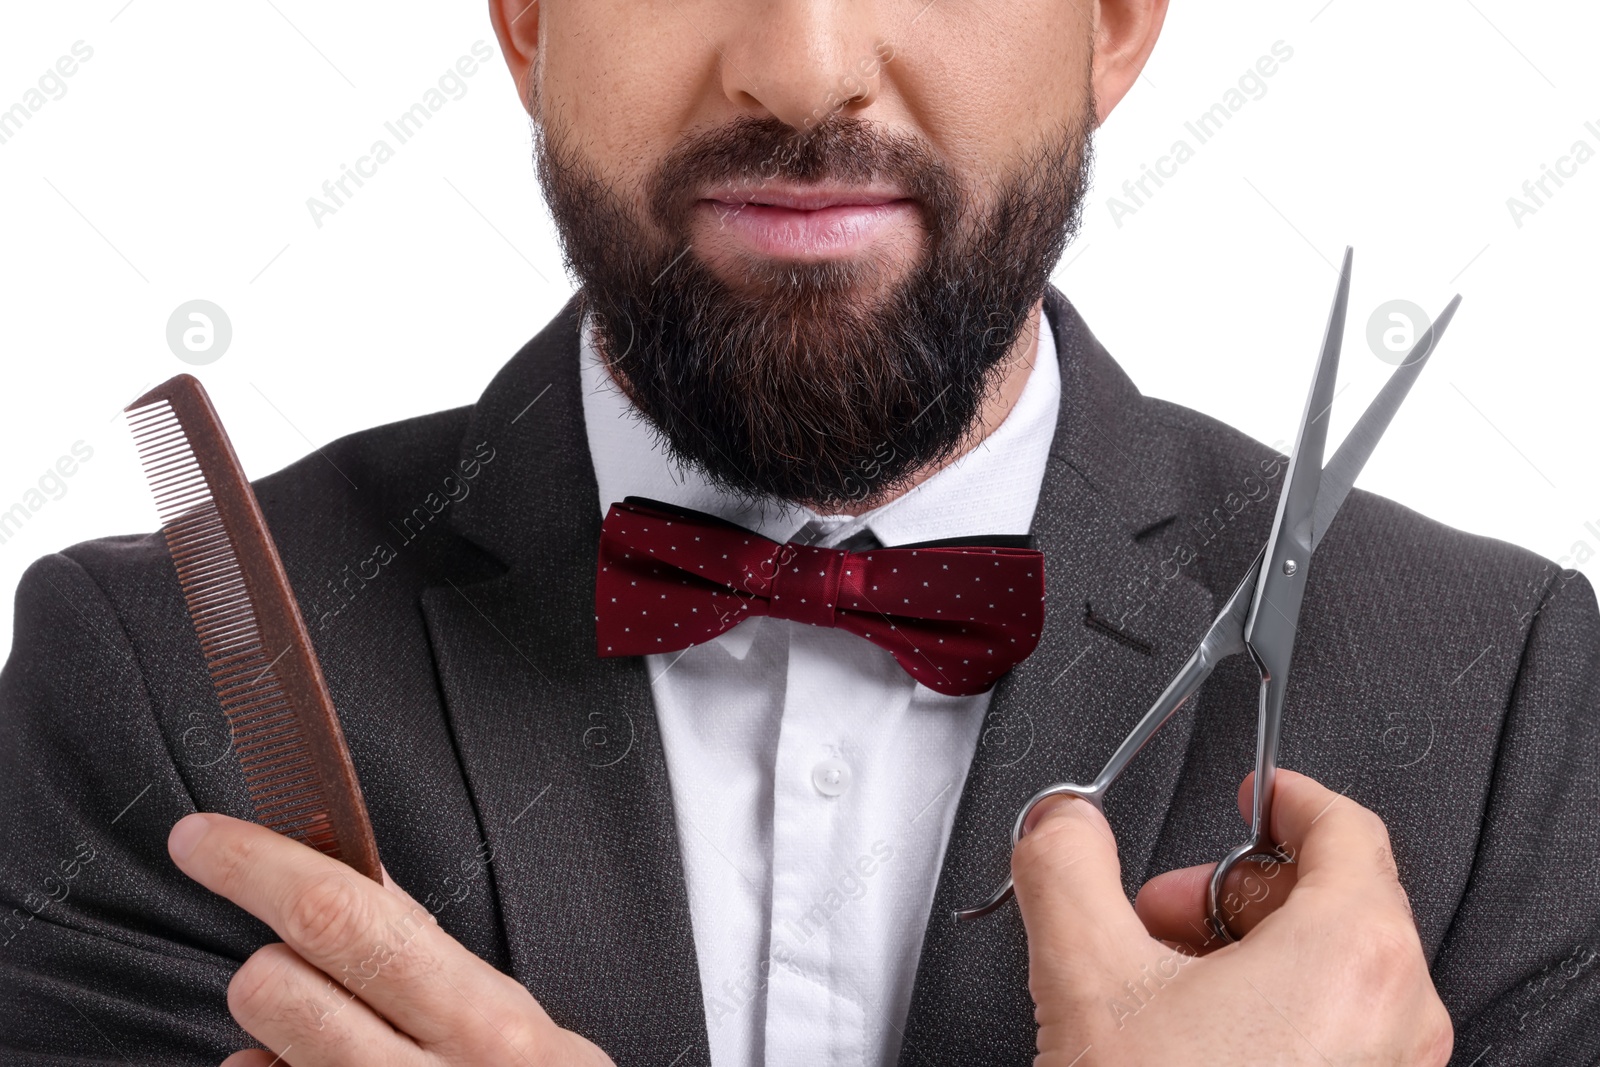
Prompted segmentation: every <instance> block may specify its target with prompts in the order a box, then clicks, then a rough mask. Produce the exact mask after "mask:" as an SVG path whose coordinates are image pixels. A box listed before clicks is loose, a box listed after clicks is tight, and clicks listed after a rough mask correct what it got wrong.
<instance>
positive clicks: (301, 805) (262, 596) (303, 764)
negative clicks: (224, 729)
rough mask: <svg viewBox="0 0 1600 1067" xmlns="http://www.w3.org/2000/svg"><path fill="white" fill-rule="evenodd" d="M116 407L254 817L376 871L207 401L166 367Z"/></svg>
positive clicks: (373, 847) (283, 597) (368, 828)
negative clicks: (167, 375) (169, 375)
mask: <svg viewBox="0 0 1600 1067" xmlns="http://www.w3.org/2000/svg"><path fill="white" fill-rule="evenodd" d="M124 410H125V411H126V412H127V416H128V425H129V427H130V428H131V429H132V430H133V438H134V444H135V445H136V446H137V447H138V451H139V461H140V463H141V464H142V465H143V467H144V473H145V477H146V478H147V479H148V481H149V483H150V490H151V492H152V493H154V494H155V500H156V510H157V511H158V512H159V513H160V516H161V525H162V530H163V533H164V534H165V536H166V541H167V550H168V552H169V553H170V554H171V556H172V562H173V564H174V566H176V568H177V571H178V581H179V584H180V585H181V586H182V588H183V599H184V603H185V605H186V606H187V607H188V610H189V619H190V621H192V622H193V623H194V630H195V634H196V636H198V637H199V639H200V650H201V652H202V653H203V654H204V655H205V661H206V668H207V670H208V671H209V672H210V675H211V684H212V686H213V688H214V689H215V690H216V694H217V698H218V699H219V700H220V701H221V703H222V711H223V713H224V714H225V715H226V716H227V718H228V724H229V726H230V727H231V732H232V749H233V752H234V754H235V755H236V756H237V758H238V760H239V765H240V768H241V769H242V770H243V772H244V780H245V787H246V790H247V791H248V793H249V795H250V803H251V806H252V807H253V808H254V809H255V821H256V822H258V823H260V824H261V825H263V826H265V827H267V828H268V829H271V830H275V831H277V832H278V833H280V834H283V835H285V836H287V837H292V838H294V839H295V840H297V841H300V842H303V843H304V844H307V845H310V846H311V847H312V848H314V849H316V850H317V851H319V852H322V853H324V854H325V855H328V856H332V857H333V858H335V859H338V860H342V861H343V862H345V863H347V864H349V865H350V866H351V867H353V868H355V869H356V870H357V871H360V872H361V873H362V874H364V875H366V876H367V877H369V878H371V879H373V880H374V881H381V880H382V874H381V873H380V870H379V867H378V845H377V841H376V840H375V839H374V838H373V835H372V822H371V820H370V819H369V818H368V816H367V808H366V804H365V803H364V802H363V801H362V799H361V785H360V783H359V782H358V781H357V780H356V770H355V765H354V764H353V763H352V762H351V760H350V752H349V750H348V749H347V748H346V747H345V741H344V732H343V731H342V730H340V728H339V719H338V717H337V715H336V714H335V713H334V710H333V699H332V697H330V696H329V694H328V685H327V683H326V682H325V681H324V680H323V677H322V667H321V666H320V665H319V664H318V662H317V657H316V653H315V652H314V651H313V650H312V647H311V635H310V634H309V633H308V632H307V631H306V625H305V620H304V619H303V618H301V616H300V609H299V608H298V607H297V606H296V604H295V600H294V592H293V590H292V589H291V588H290V586H289V578H288V576H287V575H286V574H285V573H284V569H283V561H282V560H281V559H280V558H279V557H278V549H277V547H276V546H275V545H274V544H273V543H272V537H271V535H270V534H269V533H268V532H267V523H266V520H265V518H263V516H262V514H261V506H260V505H259V504H258V503H257V502H256V495H255V493H254V492H253V491H252V490H251V488H250V483H249V481H248V480H246V478H245V475H244V469H243V468H242V467H241V466H240V465H239V457H238V456H237V455H236V454H235V453H234V451H233V445H232V443H230V442H229V440H228V435H227V433H226V432H225V431H224V430H223V428H222V421H221V420H220V419H218V418H217V412H216V409H215V408H213V407H212V406H211V398H210V397H208V396H207V395H206V391H205V388H204V387H203V386H202V385H201V384H200V382H199V381H198V380H196V379H195V378H194V377H193V376H191V375H188V374H180V375H178V376H177V377H176V378H173V379H171V380H170V381H167V382H163V383H162V384H160V385H158V386H156V387H155V388H154V389H152V390H150V391H149V392H148V393H146V394H145V395H144V396H141V397H140V398H139V399H138V400H135V401H134V402H133V403H132V404H129V405H128V406H127V408H125V409H124Z"/></svg>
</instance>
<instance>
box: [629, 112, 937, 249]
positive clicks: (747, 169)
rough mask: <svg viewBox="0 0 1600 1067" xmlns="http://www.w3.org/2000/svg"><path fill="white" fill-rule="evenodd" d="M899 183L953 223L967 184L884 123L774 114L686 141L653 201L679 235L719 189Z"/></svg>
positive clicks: (672, 156)
mask: <svg viewBox="0 0 1600 1067" xmlns="http://www.w3.org/2000/svg"><path fill="white" fill-rule="evenodd" d="M775 181H783V182H792V183H794V184H817V183H821V182H824V181H828V182H837V183H840V184H866V183H868V182H891V183H893V184H895V185H897V186H899V187H900V188H901V189H902V190H904V192H905V194H906V196H908V197H909V198H911V199H913V200H916V201H918V202H919V203H920V204H921V205H922V206H923V208H924V210H925V211H926V210H928V209H930V208H932V209H934V210H935V211H937V212H939V213H940V214H941V216H942V217H945V218H948V217H949V207H950V205H953V204H956V203H958V202H959V200H960V196H961V185H960V182H959V181H958V180H957V179H956V177H955V175H954V174H953V172H952V171H951V170H950V168H949V167H947V166H946V165H945V164H944V163H943V162H942V161H941V160H940V159H939V157H938V155H937V153H935V152H934V151H933V149H932V148H931V147H929V146H928V145H927V144H926V143H925V142H924V141H922V140H921V139H920V138H917V137H915V136H913V135H910V134H905V133H896V132H892V131H889V130H886V129H884V128H883V127H882V126H880V125H879V124H877V123H872V122H867V121H865V120H863V119H858V118H854V117H852V116H846V115H835V116H833V117H832V118H830V119H828V120H827V121H826V122H823V123H820V124H818V125H817V126H816V127H814V128H813V129H811V130H797V129H795V128H794V127H792V126H789V125H787V124H785V123H784V122H782V121H781V120H779V119H777V118H775V117H772V116H767V117H763V118H757V117H756V116H753V115H743V116H740V117H739V118H737V119H735V120H733V121H732V122H729V123H727V124H726V125H723V126H719V127H717V128H715V129H711V130H706V131H703V132H700V133H697V134H692V135H690V136H688V137H686V138H685V139H684V140H683V141H682V142H681V143H680V144H678V145H677V146H676V147H675V148H674V149H673V150H672V151H671V152H670V153H668V155H667V156H666V158H665V159H663V160H662V162H661V164H660V165H659V166H658V167H657V168H656V170H655V172H654V174H653V175H652V177H651V178H650V180H649V183H648V186H647V193H646V199H647V202H648V204H649V207H650V213H651V215H652V216H653V218H654V219H655V221H656V222H657V223H658V224H659V225H660V226H662V228H663V229H665V230H666V231H667V232H669V233H679V232H681V231H682V227H683V226H684V224H685V222H686V218H687V215H688V212H689V211H690V210H691V209H692V208H693V207H694V205H695V203H696V201H698V200H699V199H700V196H701V194H702V192H703V191H704V190H706V189H708V188H710V187H712V186H722V185H731V186H734V187H736V188H737V187H744V186H747V187H749V188H751V189H754V188H757V187H759V186H761V185H763V184H765V183H768V182H775Z"/></svg>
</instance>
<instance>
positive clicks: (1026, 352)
mask: <svg viewBox="0 0 1600 1067" xmlns="http://www.w3.org/2000/svg"><path fill="white" fill-rule="evenodd" d="M1043 308H1044V300H1043V298H1040V300H1039V301H1037V302H1036V303H1035V304H1034V305H1033V310H1032V311H1030V312H1029V313H1028V321H1027V322H1026V323H1024V324H1023V327H1022V331H1021V332H1020V333H1018V334H1017V339H1016V341H1015V342H1013V343H1012V345H1011V351H1010V352H1009V353H1007V355H1006V357H1005V359H1004V361H1002V363H1001V364H1000V368H999V377H998V379H997V380H996V383H995V385H994V387H993V388H991V389H990V390H989V394H988V395H987V396H986V397H984V401H983V407H982V408H981V409H979V412H978V420H977V422H975V423H974V424H973V427H972V432H971V433H970V434H968V436H967V439H966V441H964V442H963V443H962V446H961V447H960V448H959V449H957V450H956V451H955V452H954V453H952V454H951V455H950V457H949V458H948V459H945V460H944V461H942V462H940V463H931V464H929V465H928V466H926V467H923V468H921V469H920V470H918V471H917V472H916V473H914V474H913V475H912V476H911V478H910V479H908V480H907V481H906V482H904V483H903V484H902V485H901V486H900V487H899V488H898V489H896V490H895V491H894V492H892V493H887V494H883V495H880V496H873V497H868V498H867V499H866V500H863V501H860V502H859V503H856V504H852V505H850V506H848V507H842V508H839V509H837V510H836V511H834V512H833V513H834V514H836V515H864V514H866V513H867V512H869V511H872V510H873V509H875V508H881V507H883V505H885V504H887V503H889V502H890V501H891V500H896V499H899V498H900V497H902V496H905V495H906V494H907V493H909V492H910V491H911V490H913V489H915V488H916V487H917V486H919V485H921V484H922V483H923V482H925V481H927V480H928V479H929V478H932V477H933V476H934V475H935V474H938V473H939V472H940V471H942V470H944V469H945V468H946V467H948V466H950V465H951V464H952V463H955V462H956V461H957V460H959V459H961V457H963V456H965V455H966V454H967V453H969V452H971V451H972V450H973V449H974V448H977V447H978V446H979V445H981V444H983V442H984V441H985V440H986V439H987V438H988V436H989V435H990V434H992V433H994V431H995V430H996V429H998V428H999V426H1000V424H1001V423H1002V422H1004V421H1006V416H1007V415H1009V414H1011V409H1012V408H1014V407H1016V406H1017V400H1018V398H1019V397H1021V396H1022V389H1023V387H1024V386H1026V385H1027V384H1028V375H1029V374H1030V373H1032V371H1033V361H1034V357H1035V356H1037V355H1038V352H1039V328H1040V325H1041V323H1042V321H1043V320H1042V314H1043Z"/></svg>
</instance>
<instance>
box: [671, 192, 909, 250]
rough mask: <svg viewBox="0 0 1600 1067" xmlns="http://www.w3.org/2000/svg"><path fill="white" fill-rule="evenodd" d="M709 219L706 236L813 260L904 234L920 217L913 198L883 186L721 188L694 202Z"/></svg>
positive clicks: (740, 246) (741, 247)
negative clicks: (710, 217) (711, 223)
mask: <svg viewBox="0 0 1600 1067" xmlns="http://www.w3.org/2000/svg"><path fill="white" fill-rule="evenodd" d="M700 206H701V208H702V209H703V210H705V211H706V212H708V213H710V214H711V215H712V216H713V217H714V220H715V221H714V227H715V228H714V229H712V230H711V232H709V233H708V234H707V235H706V239H707V240H708V241H709V242H711V243H712V244H726V245H731V246H732V247H734V248H737V249H739V250H741V251H744V252H746V253H749V252H754V253H756V254H758V255H761V256H766V257H773V258H781V259H796V260H818V259H828V258H838V257H841V256H848V255H852V254H857V253H860V252H862V251H864V250H865V249H866V248H867V247H868V246H869V245H871V244H874V243H877V242H881V241H885V240H889V239H891V238H893V237H894V236H895V235H896V234H897V233H898V234H901V235H905V234H906V232H907V231H908V229H910V228H912V227H915V226H916V224H917V222H918V220H919V218H920V215H919V212H918V210H917V205H916V202H915V201H913V200H912V199H910V198H909V197H907V196H906V195H905V193H904V192H903V191H902V190H900V189H899V188H896V187H893V186H888V185H806V186H800V185H783V184H776V183H769V184H762V185H753V186H724V187H718V188H713V189H710V190H708V191H707V193H706V195H705V196H704V197H703V198H702V199H701V200H700Z"/></svg>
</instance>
